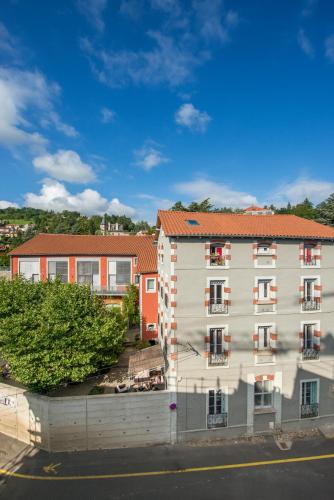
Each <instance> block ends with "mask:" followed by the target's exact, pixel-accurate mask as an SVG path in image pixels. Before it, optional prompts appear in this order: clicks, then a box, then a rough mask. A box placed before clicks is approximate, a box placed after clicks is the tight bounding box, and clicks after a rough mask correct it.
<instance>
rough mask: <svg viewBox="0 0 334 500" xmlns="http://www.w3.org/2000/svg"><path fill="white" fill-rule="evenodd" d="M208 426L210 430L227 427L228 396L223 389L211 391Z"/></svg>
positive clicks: (209, 395)
mask: <svg viewBox="0 0 334 500" xmlns="http://www.w3.org/2000/svg"><path fill="white" fill-rule="evenodd" d="M207 425H208V428H209V429H212V428H214V427H226V426H227V395H226V394H225V393H224V392H223V391H222V390H221V389H210V390H209V394H208V415H207Z"/></svg>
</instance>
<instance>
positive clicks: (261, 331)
mask: <svg viewBox="0 0 334 500" xmlns="http://www.w3.org/2000/svg"><path fill="white" fill-rule="evenodd" d="M270 330H271V327H270V326H259V327H258V336H259V347H258V349H259V350H260V351H267V350H268V349H269V348H270Z"/></svg>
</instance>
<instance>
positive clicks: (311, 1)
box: [302, 0, 318, 17]
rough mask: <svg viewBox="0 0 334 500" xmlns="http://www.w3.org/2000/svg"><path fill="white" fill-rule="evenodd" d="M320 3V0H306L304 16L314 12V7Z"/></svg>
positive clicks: (303, 10)
mask: <svg viewBox="0 0 334 500" xmlns="http://www.w3.org/2000/svg"><path fill="white" fill-rule="evenodd" d="M317 3H318V0H305V2H304V7H303V9H302V16H304V17H309V16H311V15H312V14H313V12H314V9H315V7H316V5H317Z"/></svg>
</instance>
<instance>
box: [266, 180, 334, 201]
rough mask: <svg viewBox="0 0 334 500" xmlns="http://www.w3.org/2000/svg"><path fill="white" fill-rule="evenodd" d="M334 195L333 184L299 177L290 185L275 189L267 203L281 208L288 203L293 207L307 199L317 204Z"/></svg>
mask: <svg viewBox="0 0 334 500" xmlns="http://www.w3.org/2000/svg"><path fill="white" fill-rule="evenodd" d="M332 193H334V183H333V182H328V181H320V180H316V179H309V178H307V177H300V178H298V179H296V180H295V181H293V182H291V183H286V184H283V185H281V186H280V187H279V188H278V189H276V190H275V191H274V192H273V194H272V196H271V199H270V200H268V203H269V204H270V203H274V204H275V205H278V206H282V205H286V204H287V203H288V202H290V203H292V204H293V205H294V204H296V203H300V202H302V201H304V200H305V198H308V199H309V200H311V201H312V202H313V203H319V202H321V201H323V200H325V199H326V198H328V196H329V195H330V194H332Z"/></svg>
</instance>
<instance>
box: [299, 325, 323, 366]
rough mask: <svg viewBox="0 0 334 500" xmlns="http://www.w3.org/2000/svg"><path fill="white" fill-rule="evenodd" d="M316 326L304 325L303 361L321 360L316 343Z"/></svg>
mask: <svg viewBox="0 0 334 500" xmlns="http://www.w3.org/2000/svg"><path fill="white" fill-rule="evenodd" d="M315 329H316V324H314V323H304V325H303V339H302V342H303V345H302V358H303V360H310V359H319V347H320V345H319V344H318V343H316V341H315V340H316V339H315V335H314V332H315Z"/></svg>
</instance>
